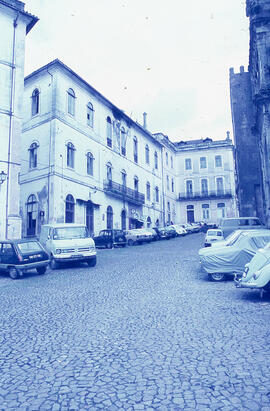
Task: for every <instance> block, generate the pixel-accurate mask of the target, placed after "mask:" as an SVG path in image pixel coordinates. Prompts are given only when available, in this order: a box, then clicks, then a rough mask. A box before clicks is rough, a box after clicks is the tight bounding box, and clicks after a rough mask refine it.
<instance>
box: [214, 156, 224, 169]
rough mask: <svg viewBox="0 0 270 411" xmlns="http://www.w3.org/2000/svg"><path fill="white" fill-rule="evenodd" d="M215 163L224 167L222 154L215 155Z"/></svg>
mask: <svg viewBox="0 0 270 411" xmlns="http://www.w3.org/2000/svg"><path fill="white" fill-rule="evenodd" d="M215 165H216V167H222V157H221V156H215Z"/></svg>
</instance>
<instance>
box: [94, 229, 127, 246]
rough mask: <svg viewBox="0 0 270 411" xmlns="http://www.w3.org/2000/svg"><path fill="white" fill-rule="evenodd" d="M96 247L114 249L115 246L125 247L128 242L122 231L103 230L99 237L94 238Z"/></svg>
mask: <svg viewBox="0 0 270 411" xmlns="http://www.w3.org/2000/svg"><path fill="white" fill-rule="evenodd" d="M94 241H95V244H96V247H105V248H113V247H114V246H118V247H125V246H126V245H127V240H126V237H125V234H124V231H122V230H115V229H114V230H101V231H100V233H99V235H98V236H96V237H94Z"/></svg>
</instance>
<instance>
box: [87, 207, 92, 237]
mask: <svg viewBox="0 0 270 411" xmlns="http://www.w3.org/2000/svg"><path fill="white" fill-rule="evenodd" d="M86 227H87V228H88V231H89V234H90V235H91V236H92V235H93V234H94V207H93V204H87V205H86Z"/></svg>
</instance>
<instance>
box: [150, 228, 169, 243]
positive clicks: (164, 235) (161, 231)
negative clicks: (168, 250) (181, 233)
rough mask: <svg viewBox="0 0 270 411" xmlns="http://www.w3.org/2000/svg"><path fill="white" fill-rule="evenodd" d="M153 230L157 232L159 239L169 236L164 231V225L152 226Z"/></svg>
mask: <svg viewBox="0 0 270 411" xmlns="http://www.w3.org/2000/svg"><path fill="white" fill-rule="evenodd" d="M153 229H154V230H155V232H156V233H157V237H158V239H159V240H169V239H170V236H169V234H168V232H167V231H166V229H165V227H153Z"/></svg>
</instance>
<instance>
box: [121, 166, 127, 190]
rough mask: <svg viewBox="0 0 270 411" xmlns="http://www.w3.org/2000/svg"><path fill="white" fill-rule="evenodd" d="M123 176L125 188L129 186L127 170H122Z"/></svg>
mask: <svg viewBox="0 0 270 411" xmlns="http://www.w3.org/2000/svg"><path fill="white" fill-rule="evenodd" d="M121 176H122V186H123V187H124V188H126V187H127V173H126V170H122V171H121Z"/></svg>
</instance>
